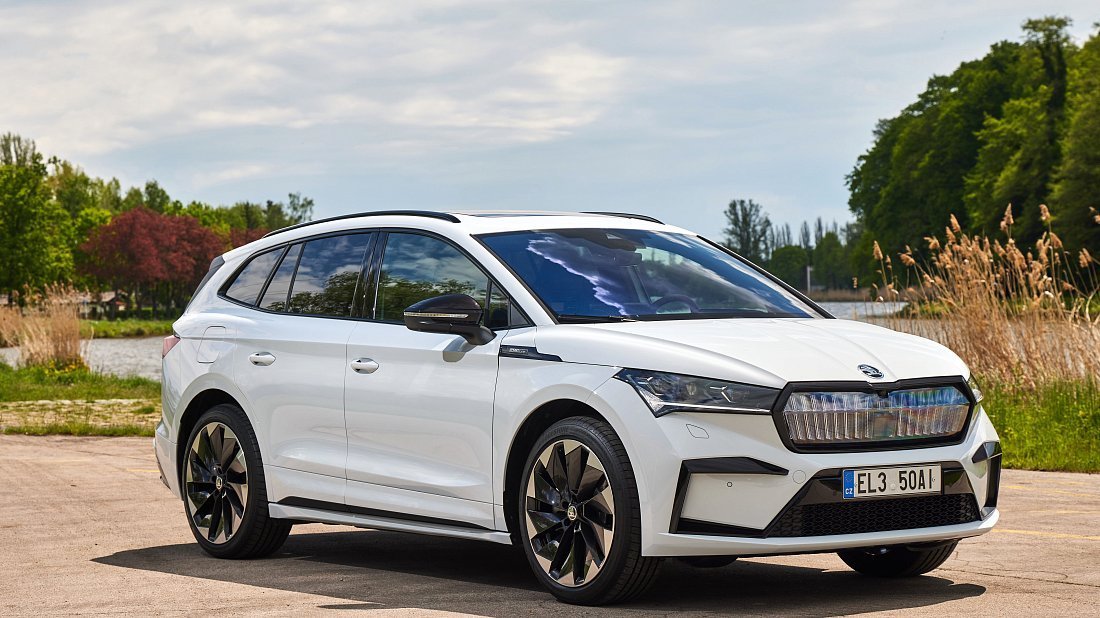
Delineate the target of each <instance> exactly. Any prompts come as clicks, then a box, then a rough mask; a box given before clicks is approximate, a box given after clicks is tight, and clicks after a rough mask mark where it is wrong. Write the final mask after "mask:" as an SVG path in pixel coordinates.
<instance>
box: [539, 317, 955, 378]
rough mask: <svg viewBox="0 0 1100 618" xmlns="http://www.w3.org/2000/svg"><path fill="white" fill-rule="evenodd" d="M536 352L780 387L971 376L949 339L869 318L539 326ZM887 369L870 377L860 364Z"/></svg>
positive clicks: (572, 358)
mask: <svg viewBox="0 0 1100 618" xmlns="http://www.w3.org/2000/svg"><path fill="white" fill-rule="evenodd" d="M535 339H536V341H535V343H536V345H537V348H538V351H539V352H540V353H543V354H553V355H556V356H559V357H561V358H562V360H564V361H568V362H578V363H590V364H597V365H611V366H617V367H632V368H637V369H650V370H655V371H668V372H674V373H684V374H690V375H698V376H705V377H711V378H719V379H726V380H733V381H739V382H749V383H753V384H761V385H766V386H775V387H781V386H783V385H784V384H786V383H787V382H804V381H826V380H828V381H836V380H858V381H864V382H866V381H869V382H893V381H895V380H900V379H906V378H925V377H933V376H963V377H969V375H970V372H969V370H968V369H967V367H966V365H965V364H964V363H963V362H962V360H961V359H959V357H958V356H956V355H955V354H954V353H953V352H951V351H950V350H948V349H947V348H945V347H944V346H942V345H940V344H938V343H935V342H933V341H929V340H928V339H923V338H921V337H916V336H913V335H907V334H904V333H899V332H896V331H892V330H890V329H887V328H882V327H879V326H874V325H872V324H867V323H864V322H855V321H851V320H835V319H801V318H775V319H764V318H745V319H721V320H667V321H657V322H615V323H608V324H560V325H556V326H551V327H541V328H539V329H538V332H537V334H536V335H535ZM860 365H870V366H872V367H874V368H875V369H878V370H879V371H881V372H882V374H883V375H882V377H881V378H871V377H868V376H867V375H865V374H864V372H863V371H861V370H860V368H859V367H860Z"/></svg>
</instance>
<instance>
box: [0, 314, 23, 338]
mask: <svg viewBox="0 0 1100 618" xmlns="http://www.w3.org/2000/svg"><path fill="white" fill-rule="evenodd" d="M22 326H23V314H22V312H21V311H20V310H19V307H14V306H12V307H9V306H0V348H9V347H13V346H17V345H19V330H20V329H21V328H22Z"/></svg>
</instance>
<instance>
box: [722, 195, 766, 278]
mask: <svg viewBox="0 0 1100 618" xmlns="http://www.w3.org/2000/svg"><path fill="white" fill-rule="evenodd" d="M726 224H727V227H726V229H725V233H726V243H725V244H726V246H727V247H729V248H730V249H731V250H733V251H735V252H736V253H738V254H739V255H741V257H744V258H745V259H747V260H749V261H752V262H757V263H763V262H764V261H765V260H766V259H767V257H768V256H767V238H768V231H769V230H771V227H772V223H771V221H770V220H769V219H768V215H767V214H765V213H764V212H763V210H762V209H761V207H760V204H757V203H756V202H754V201H752V200H732V201H731V202H730V203H729V206H727V207H726Z"/></svg>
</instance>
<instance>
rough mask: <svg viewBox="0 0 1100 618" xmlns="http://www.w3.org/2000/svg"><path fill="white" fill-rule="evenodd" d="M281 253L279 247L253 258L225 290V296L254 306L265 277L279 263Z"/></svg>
mask: <svg viewBox="0 0 1100 618" xmlns="http://www.w3.org/2000/svg"><path fill="white" fill-rule="evenodd" d="M282 253H283V248H282V247H279V248H278V249H272V250H271V251H267V252H265V253H261V254H259V255H257V256H254V257H253V258H252V259H250V260H249V261H248V263H247V264H245V266H244V268H242V269H241V272H239V273H237V278H236V279H234V280H233V283H230V284H229V287H228V288H226V290H225V295H226V296H228V297H229V298H232V299H233V300H235V301H238V302H242V303H244V304H246V305H255V304H256V299H257V298H259V297H260V291H261V290H263V289H264V284H265V283H267V276H268V275H270V274H271V270H272V269H273V268H275V263H276V262H278V261H279V256H280V255H282Z"/></svg>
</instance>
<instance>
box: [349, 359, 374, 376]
mask: <svg viewBox="0 0 1100 618" xmlns="http://www.w3.org/2000/svg"><path fill="white" fill-rule="evenodd" d="M351 370H352V371H354V372H355V373H374V372H375V371H378V363H376V362H374V360H373V359H370V358H357V359H355V360H353V361H351Z"/></svg>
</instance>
